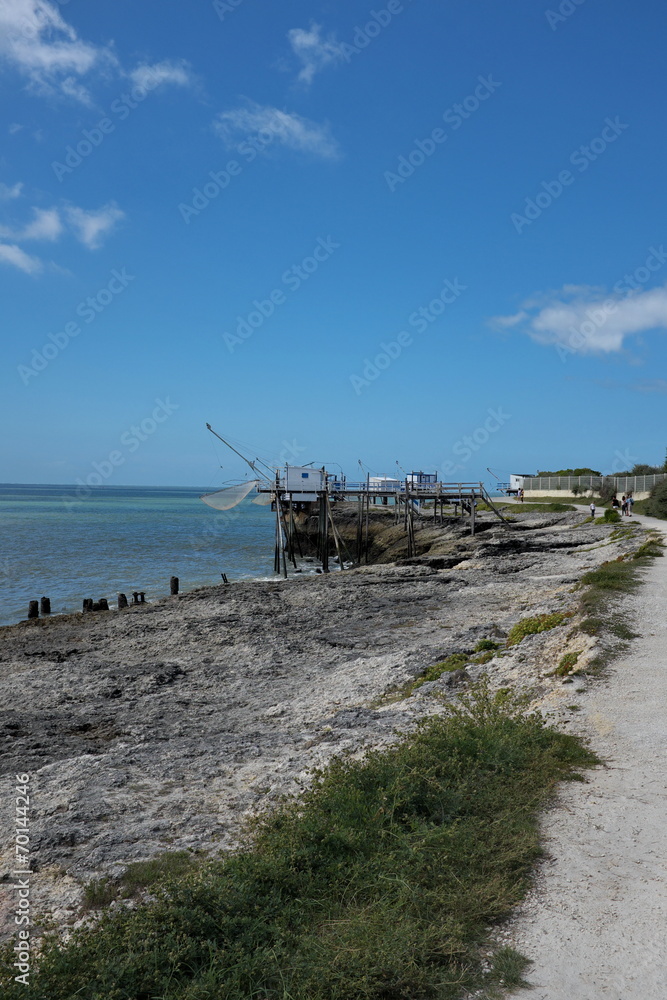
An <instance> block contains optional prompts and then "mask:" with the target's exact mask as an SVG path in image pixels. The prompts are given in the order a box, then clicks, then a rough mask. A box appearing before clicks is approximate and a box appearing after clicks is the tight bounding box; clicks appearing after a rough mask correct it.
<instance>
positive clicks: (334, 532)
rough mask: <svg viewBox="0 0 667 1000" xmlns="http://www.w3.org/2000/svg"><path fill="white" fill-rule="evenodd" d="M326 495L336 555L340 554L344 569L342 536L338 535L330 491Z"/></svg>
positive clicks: (339, 562) (339, 563) (339, 558)
mask: <svg viewBox="0 0 667 1000" xmlns="http://www.w3.org/2000/svg"><path fill="white" fill-rule="evenodd" d="M326 497H327V513H328V515H329V520H330V521H331V531H332V534H333V536H334V542H335V544H336V555H337V556H338V565H339V566H340V568H341V570H342V569H343V554H342V552H341V547H340V538H339V537H338V530H337V528H336V524H335V522H334V519H333V511H332V510H331V504H330V502H329V493H328V492H327V494H326Z"/></svg>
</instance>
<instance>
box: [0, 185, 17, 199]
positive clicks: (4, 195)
mask: <svg viewBox="0 0 667 1000" xmlns="http://www.w3.org/2000/svg"><path fill="white" fill-rule="evenodd" d="M22 190H23V182H22V181H18V183H16V184H12V186H11V187H10V186H9V184H3V182H2V181H0V201H10V200H11V199H12V198H19V197H20V195H21V191H22Z"/></svg>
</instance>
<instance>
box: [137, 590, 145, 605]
mask: <svg viewBox="0 0 667 1000" xmlns="http://www.w3.org/2000/svg"><path fill="white" fill-rule="evenodd" d="M145 603H146V591H145V590H140V591H139V604H145Z"/></svg>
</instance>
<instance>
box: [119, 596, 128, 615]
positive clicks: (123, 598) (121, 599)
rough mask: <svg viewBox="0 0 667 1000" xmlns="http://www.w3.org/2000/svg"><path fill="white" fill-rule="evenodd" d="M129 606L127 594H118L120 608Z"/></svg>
mask: <svg viewBox="0 0 667 1000" xmlns="http://www.w3.org/2000/svg"><path fill="white" fill-rule="evenodd" d="M126 607H127V597H126V595H125V594H119V595H118V610H119V611H122V610H123V608H126Z"/></svg>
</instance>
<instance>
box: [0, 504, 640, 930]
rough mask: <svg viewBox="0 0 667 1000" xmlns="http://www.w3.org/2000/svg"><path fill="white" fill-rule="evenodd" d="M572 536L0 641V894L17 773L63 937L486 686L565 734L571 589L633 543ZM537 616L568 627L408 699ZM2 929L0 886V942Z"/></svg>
mask: <svg viewBox="0 0 667 1000" xmlns="http://www.w3.org/2000/svg"><path fill="white" fill-rule="evenodd" d="M581 522H582V515H581V514H573V513H568V514H562V515H558V516H550V517H544V516H541V515H533V516H531V515H529V514H525V515H519V516H518V518H517V522H516V524H515V525H513V526H512V528H511V529H507V528H506V527H503V526H501V525H498V526H495V525H494V526H491V527H488V528H487V530H485V531H484V532H483V533H482V534H480V535H479V536H476V537H475V538H469V537H463V536H461V535H460V534H459V535H458V536H457V537H454V536H450V537H447V536H446V534H445V532H444V529H443V536H442V540H441V542H440V544H439V546H438V550H437V555H433V554H432V553H433V551H435V550H433V549H432V550H431V554H430V555H426V556H424V557H422V558H416V559H414V560H412V561H411V563H410V564H409V565H375V566H369V567H366V568H362V569H354V570H349V571H345V572H342V573H341V572H337V573H332V574H330V575H328V576H316V577H305V578H298V579H291V580H288V581H276V582H261V581H257V582H243V583H235V584H231V585H229V586H224V585H221V586H217V587H212V588H207V589H203V590H198V591H194V592H192V593H190V594H184V595H182V596H180V597H172V598H166V599H164V600H162V601H159V602H157V603H155V604H150V605H145V606H137V607H131V608H128V609H126V610H125V611H121V612H98V613H92V614H87V615H68V616H62V617H59V618H53V619H51V620H37V621H32V622H23V623H21V624H19V625H15V626H9V627H6V628H3V629H0V689H1V696H0V705H2V706H4V708H3V709H2V711H0V727H1V728H2V732H3V737H4V738H3V740H2V743H1V745H0V765H1V774H2V779H1V780H2V782H3V796H2V802H4V803H5V804H6V806H5V807H3V809H2V810H0V832H1V836H0V844H1V845H2V853H0V881H2V882H4V883H5V884H8V883H10V882H11V881H12V876H11V870H12V868H13V867H14V866H13V860H12V858H13V853H12V852H13V846H10V845H13V840H14V822H13V799H14V786H15V775H16V774H20V773H24V772H28V773H30V775H31V793H32V795H31V811H30V818H31V833H30V837H31V851H32V862H31V863H32V870H33V872H34V873H35V874H34V875H33V876H32V905H33V913H34V914H38V915H40V916H41V917H42V918H50V919H51V920H52V921H55V922H56V923H57V924H58V925H60V926H62V927H67V926H71V925H77V924H78V922H80V920H81V919H82V910H81V902H82V897H83V886H84V885H85V884H86V882H88V881H90V880H92V879H97V878H100V877H102V876H112V877H113V876H117V875H119V874H121V873H122V872H123V871H124V869H125V868H126V867H127V865H128V864H130V863H131V862H133V861H138V860H145V859H147V858H150V857H152V856H153V855H155V854H157V853H159V852H162V851H165V850H182V849H190V850H194V851H200V852H204V853H214V852H217V851H220V850H232V849H234V848H235V847H236V846H238V845H239V843H240V842H242V840H243V837H244V836H245V833H244V822H245V821H246V820H247V818H248V817H249V816H251V815H253V814H255V813H257V812H258V811H261V810H264V809H266V808H270V807H271V806H272V804H274V803H276V802H277V801H278V800H279V799H280V798H281V797H282V796H284V795H295V794H296V795H298V794H299V792H300V791H301V790H302V789H303V788H304V787H306V786H307V785H308V784H309V782H310V780H311V774H312V771H313V769H314V768H318V767H321V766H323V765H326V764H327V762H328V761H330V760H331V758H332V757H333V756H335V755H338V754H341V753H343V752H351V753H355V754H359V753H361V752H363V750H364V749H365V748H369V747H381V746H385V745H388V744H389V743H391V742H392V741H395V740H396V739H397V737H398V736H399V735H400V734H402V733H406V732H409V731H410V730H411V729H412V728H414V726H415V724H416V723H417V721H418V720H419V719H420V718H423V717H424V716H427V715H429V714H432V713H437V712H439V711H442V707H443V701H444V700H447V699H448V698H451V697H455V696H456V693H457V692H458V691H460V690H462V689H464V688H465V686H466V685H468V684H469V683H470V682H471V681H473V680H475V679H476V678H477V677H479V676H480V675H481V673H482V672H485V673H487V674H488V676H489V678H490V680H491V683H492V684H493V685H496V686H513V687H516V688H518V689H523V690H526V691H529V692H530V695H531V699H532V701H533V703H534V704H535V705H536V706H537V707H539V708H540V709H541V710H542V711H544V712H548V713H551V714H552V716H553V718H554V719H555V720H556V721H558V722H560V723H562V724H563V725H567V724H568V722H569V720H570V718H571V714H570V712H571V709H570V708H568V707H567V706H568V705H569V706H571V705H572V704H573V703H576V701H577V699H580V698H581V697H584V694H583V690H584V689H585V684H586V682H585V680H583V679H582V678H577V683H576V684H573V683H572V682H571V681H570V682H569V683H564V680H565V681H566V682H567V681H568V680H569V679H568V678H565V679H563V678H560V677H555V676H551V672H552V671H553V670H554V668H555V667H556V665H557V663H558V661H559V659H560V657H561V656H562V655H563V653H565V652H569V651H576V652H578V653H579V654H580V660H579V662H578V666H579V665H585V663H586V662H587V660H588V659H589V658H590V657H591V656H592V655H593V650H594V647H595V642H596V640H594V639H592V638H591V637H590V636H587V635H584V634H583V633H581V632H579V631H578V630H577V618H576V609H577V595H576V593H573V584H575V583H576V581H577V580H578V579H579V578H580V577H581V575H582V573H584V572H585V571H586V570H589V569H592V568H594V567H595V566H597V565H599V564H600V563H602V562H603V561H605V560H608V559H613V558H615V557H617V556H618V555H621V554H623V553H625V552H627V551H630V550H632V549H634V548H636V547H637V545H638V544H639V542H638V540H637V539H636V538H635V539H631V538H628V537H623V538H618V537H612V535H614V536H616V535H618V532H614V527H613V526H609V527H607V526H600V525H593V524H583V523H581ZM637 530H638V531H639V529H637ZM554 611H564V612H572V613H573V615H572V616H570V617H568V618H566V619H565V622H564V624H562V625H560V626H558V627H557V628H555V629H553V630H551V631H549V632H545V633H542V634H540V635H534V636H528V637H527V638H526V639H524V640H523V642H521V643H520V645H518V646H514V647H511V648H510V649H505V648H501V649H500V650H499V651H498V653H497V654H496V655H494V657H493V659H491V660H490V662H488V663H486V664H483V665H481V664H480V665H475V666H470V667H468V668H467V669H465V670H461V671H457V672H456V673H452V674H449V673H448V674H444V675H443V676H442V677H441V678H440V679H439V680H437V681H432V682H428V683H425V684H423V685H421V686H419V687H417V688H415V689H414V690H411V691H410V690H409V686H410V683H409V682H411V681H413V680H414V679H415V678H417V677H418V676H419V675H420V674H421V673H422V672H423V671H424V670H425V669H426V668H427V667H429V666H430V665H433V664H435V663H438V662H440V661H442V660H443V659H445V658H446V657H448V656H450V655H451V654H453V653H460V652H465V653H470V652H472V651H473V650H474V648H475V645H476V644H477V642H478V641H479V640H480V639H488V638H491V639H495V640H496V641H497V642H499V643H500V644H501V646H502V647H504V638H505V636H506V635H507V632H508V631H509V629H510V628H511V626H512V625H513V624H515V623H516V622H517V621H519V620H520V619H522V618H525V617H527V616H532V615H535V614H540V613H543V612H549V613H551V612H554ZM406 686H407V688H406ZM575 688H576V689H577V691H576V692H575ZM9 804H12V808H11V809H10V807H9ZM2 900H4V901H2ZM13 931H14V925H13V901H12V894H11V893H10V892H5V893H3V894H1V895H0V937H2V938H6V937H8V936H9V935H10V934H12V933H13Z"/></svg>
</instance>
